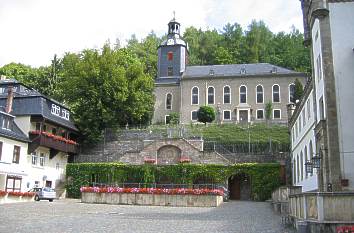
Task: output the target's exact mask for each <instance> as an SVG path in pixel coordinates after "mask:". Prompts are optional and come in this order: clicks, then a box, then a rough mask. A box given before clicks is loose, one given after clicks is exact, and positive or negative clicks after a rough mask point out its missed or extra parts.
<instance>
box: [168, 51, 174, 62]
mask: <svg viewBox="0 0 354 233" xmlns="http://www.w3.org/2000/svg"><path fill="white" fill-rule="evenodd" d="M167 60H169V61H172V60H173V52H168V53H167Z"/></svg>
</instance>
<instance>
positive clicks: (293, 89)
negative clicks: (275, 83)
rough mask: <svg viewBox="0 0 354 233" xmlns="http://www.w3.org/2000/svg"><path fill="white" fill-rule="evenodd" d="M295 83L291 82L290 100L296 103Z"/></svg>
mask: <svg viewBox="0 0 354 233" xmlns="http://www.w3.org/2000/svg"><path fill="white" fill-rule="evenodd" d="M294 94H295V84H293V83H292V84H290V85H289V102H290V103H295V96H294Z"/></svg>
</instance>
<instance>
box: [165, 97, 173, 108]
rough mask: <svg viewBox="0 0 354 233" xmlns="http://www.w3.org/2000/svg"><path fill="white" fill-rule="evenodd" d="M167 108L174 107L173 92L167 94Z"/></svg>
mask: <svg viewBox="0 0 354 233" xmlns="http://www.w3.org/2000/svg"><path fill="white" fill-rule="evenodd" d="M166 109H167V110H171V109H172V94H171V93H168V94H167V95H166Z"/></svg>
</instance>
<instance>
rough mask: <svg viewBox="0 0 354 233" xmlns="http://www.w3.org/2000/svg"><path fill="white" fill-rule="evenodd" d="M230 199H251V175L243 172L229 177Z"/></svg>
mask: <svg viewBox="0 0 354 233" xmlns="http://www.w3.org/2000/svg"><path fill="white" fill-rule="evenodd" d="M229 191H230V199H231V200H251V177H250V176H249V175H247V174H245V173H240V174H236V175H234V176H231V177H230V178H229Z"/></svg>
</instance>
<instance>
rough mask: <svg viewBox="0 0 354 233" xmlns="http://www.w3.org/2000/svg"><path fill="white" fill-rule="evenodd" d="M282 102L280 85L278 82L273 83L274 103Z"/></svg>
mask: <svg viewBox="0 0 354 233" xmlns="http://www.w3.org/2000/svg"><path fill="white" fill-rule="evenodd" d="M279 102H280V87H279V85H278V84H274V85H273V103H279Z"/></svg>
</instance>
